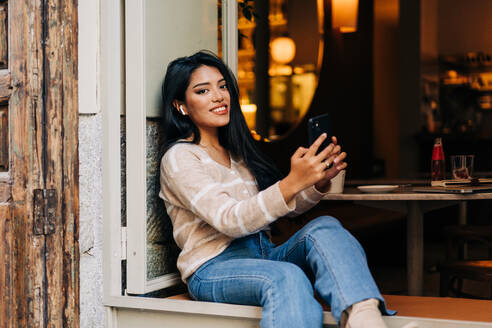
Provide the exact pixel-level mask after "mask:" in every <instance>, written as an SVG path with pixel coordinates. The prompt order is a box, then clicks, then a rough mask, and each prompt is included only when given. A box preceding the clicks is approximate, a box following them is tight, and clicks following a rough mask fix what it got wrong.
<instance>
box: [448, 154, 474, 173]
mask: <svg viewBox="0 0 492 328" xmlns="http://www.w3.org/2000/svg"><path fill="white" fill-rule="evenodd" d="M474 158H475V156H474V155H455V156H451V173H452V175H453V179H471V177H472V175H473V160H474Z"/></svg>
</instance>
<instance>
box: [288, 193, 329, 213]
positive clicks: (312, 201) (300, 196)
mask: <svg viewBox="0 0 492 328" xmlns="http://www.w3.org/2000/svg"><path fill="white" fill-rule="evenodd" d="M324 195H325V193H321V192H319V191H318V190H316V188H315V187H314V186H311V187H308V188H306V189H304V190H302V191H301V192H299V193H297V195H296V196H295V200H296V208H295V209H294V211H292V212H291V213H289V214H288V215H287V216H289V217H295V216H297V215H299V214H302V213H304V212H306V211H308V210H310V209H311V208H313V207H314V206H316V205H317V204H318V203H319V201H320V200H321V199H322V198H323V196H324Z"/></svg>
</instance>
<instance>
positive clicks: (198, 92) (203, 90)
mask: <svg viewBox="0 0 492 328" xmlns="http://www.w3.org/2000/svg"><path fill="white" fill-rule="evenodd" d="M205 92H207V89H201V90H198V91H197V92H196V93H197V94H199V95H201V94H204V93H205Z"/></svg>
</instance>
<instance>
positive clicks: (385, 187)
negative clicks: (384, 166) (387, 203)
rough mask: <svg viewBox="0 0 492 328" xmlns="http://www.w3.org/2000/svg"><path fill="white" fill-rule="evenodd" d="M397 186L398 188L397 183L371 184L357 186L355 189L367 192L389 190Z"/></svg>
mask: <svg viewBox="0 0 492 328" xmlns="http://www.w3.org/2000/svg"><path fill="white" fill-rule="evenodd" d="M397 188H398V186H397V185H373V186H358V187H357V189H359V190H360V191H362V192H367V193H380V192H391V191H393V190H395V189H397Z"/></svg>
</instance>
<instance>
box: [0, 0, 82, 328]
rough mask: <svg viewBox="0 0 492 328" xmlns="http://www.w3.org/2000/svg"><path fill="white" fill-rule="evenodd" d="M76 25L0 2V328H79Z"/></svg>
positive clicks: (72, 19) (44, 6)
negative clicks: (0, 130) (0, 129)
mask: <svg viewBox="0 0 492 328" xmlns="http://www.w3.org/2000/svg"><path fill="white" fill-rule="evenodd" d="M77 26H78V24H77V0H15V1H14V0H9V1H5V0H3V1H1V0H0V113H6V114H4V115H3V118H4V121H2V123H1V125H2V127H6V128H3V129H2V133H0V152H1V153H2V154H1V155H0V159H2V158H3V159H4V161H3V162H0V284H1V286H2V288H1V289H0V318H2V320H0V321H1V322H0V327H78V326H79V309H78V308H79V305H78V300H79V286H78V284H79V277H78V263H79V262H78V261H79V250H78V241H77V239H78V140H77V135H78V129H77V126H78V108H77V106H78V105H77V103H78V99H77V93H78V91H77ZM2 105H4V107H2ZM1 118H2V115H0V119H1ZM6 131H7V132H6ZM4 135H6V137H3V138H2V136H4ZM5 158H7V160H5ZM2 163H6V164H3V166H2ZM2 170H3V172H2ZM4 318H9V319H8V320H4Z"/></svg>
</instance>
